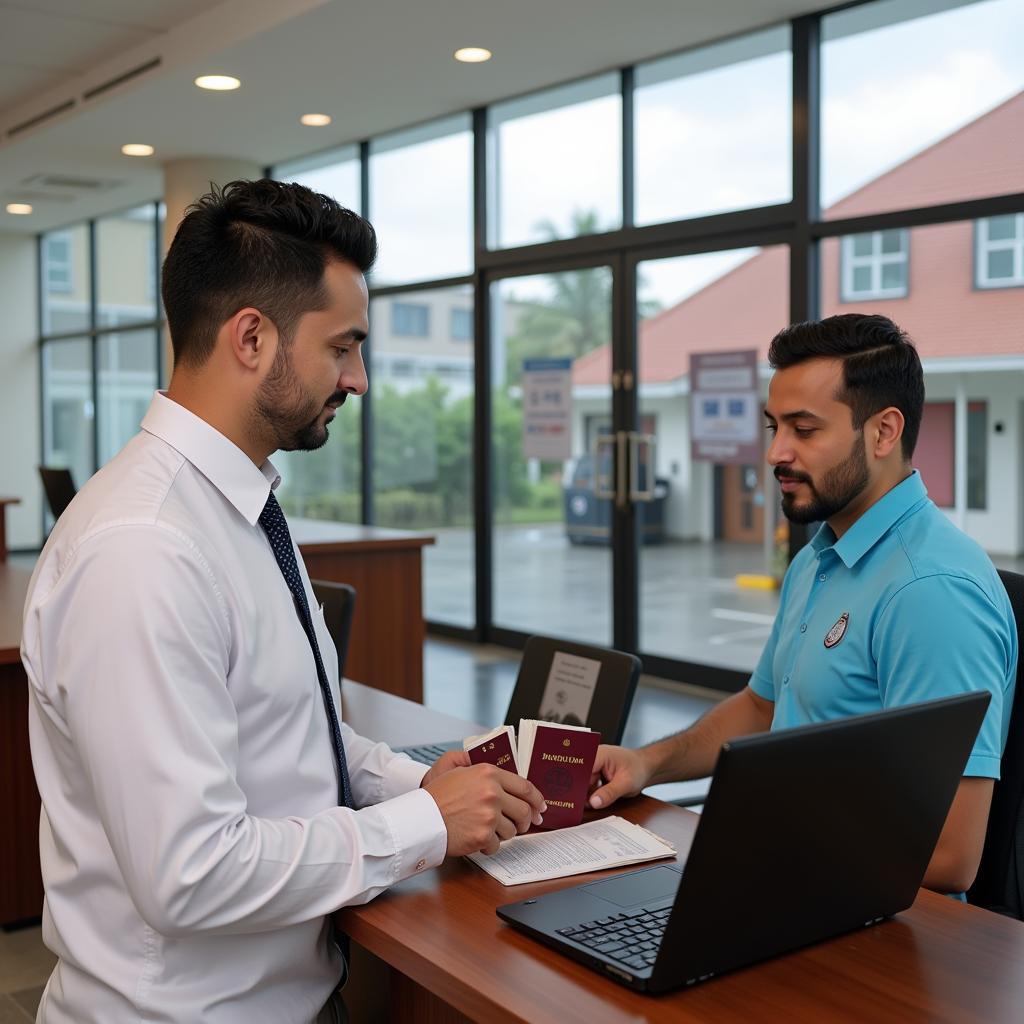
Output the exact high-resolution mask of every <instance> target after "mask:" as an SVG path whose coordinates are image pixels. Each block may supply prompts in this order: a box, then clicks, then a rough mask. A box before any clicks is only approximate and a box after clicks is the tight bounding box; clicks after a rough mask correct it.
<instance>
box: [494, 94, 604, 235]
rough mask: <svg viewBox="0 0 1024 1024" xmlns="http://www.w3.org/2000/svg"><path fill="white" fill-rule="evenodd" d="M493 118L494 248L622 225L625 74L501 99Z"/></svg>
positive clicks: (585, 233)
mask: <svg viewBox="0 0 1024 1024" xmlns="http://www.w3.org/2000/svg"><path fill="white" fill-rule="evenodd" d="M487 124H488V143H489V145H488V156H489V157H490V182H489V195H490V204H489V210H490V225H491V229H490V236H491V237H490V239H489V244H490V247H491V248H492V249H500V248H505V247H508V246H514V245H527V244H529V243H531V242H550V241H552V240H554V239H557V238H573V237H575V236H576V235H590V234H594V233H595V232H597V231H611V230H613V229H614V228H618V227H621V225H622V96H621V90H620V86H619V76H618V75H617V74H609V75H601V76H600V77H598V78H591V79H587V80H586V81H584V82H574V83H573V84H572V85H568V86H561V87H559V88H557V89H549V90H546V91H545V92H540V93H534V94H533V95H530V96H526V97H523V98H522V99H518V100H511V101H510V102H508V103H498V104H495V105H494V106H493V107H491V108H490V109H489V111H488V115H487Z"/></svg>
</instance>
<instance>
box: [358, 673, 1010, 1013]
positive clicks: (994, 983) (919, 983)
mask: <svg viewBox="0 0 1024 1024" xmlns="http://www.w3.org/2000/svg"><path fill="white" fill-rule="evenodd" d="M345 687H346V689H348V690H350V691H352V692H355V689H354V684H349V683H347V682H346V684H345ZM362 689H365V688H362ZM378 696H386V695H378V694H377V693H376V691H369V692H367V693H363V694H359V697H360V700H361V705H356V704H354V703H353V704H352V705H351V708H350V710H351V711H352V712H353V714H352V717H351V719H350V721H352V724H353V726H354V727H355V728H357V729H358V730H359V731H360V732H361V733H363V734H364V735H367V736H371V737H372V738H375V739H390V738H391V737H392V736H396V735H399V734H403V735H407V734H408V731H409V729H410V728H412V727H413V722H414V721H415V719H416V716H417V715H418V714H423V713H424V712H425V711H426V709H423V708H421V707H417V706H416V705H412V704H410V702H408V701H402V700H401V699H400V698H396V697H391V698H390V700H391V702H392V703H389V704H388V705H387V707H386V708H385V707H383V706H382V707H381V710H380V712H379V713H378V714H377V715H376V718H375V719H366V720H365V721H364V720H361V715H362V714H363V713H366V712H367V711H369V710H371V708H372V705H373V704H374V702H375V700H377V699H378ZM429 714H433V713H429V712H428V715H429ZM447 724H448V723H444V725H445V726H446V725H447ZM454 724H458V723H457V720H456V721H455V722H453V725H454ZM463 724H464V725H465V726H466V727H467V730H468V729H469V728H476V727H475V726H472V725H471V724H470V723H463ZM376 729H380V730H381V731H379V732H377V731H375V730H376ZM435 731H438V730H437V726H436V724H434V723H430V722H428V721H426V720H424V726H423V728H421V730H420V734H419V736H418V737H417V738H418V739H420V740H423V741H426V740H430V739H434V738H437V739H441V738H442V736H441V735H440V734H439V735H438V736H436V737H435V736H433V735H426V733H427V732H430V733H433V732H435ZM450 735H451V736H453V737H454V736H458V735H459V730H458V729H456V730H455V732H453V733H451V734H450ZM403 742H406V741H405V740H403ZM613 813H618V814H621V815H622V816H623V817H627V818H629V819H631V820H633V821H636V822H639V823H641V824H643V825H645V826H647V827H648V828H650V829H651V830H652V831H654V832H656V833H658V834H659V835H661V836H663V837H665V838H666V839H668V840H669V841H671V842H672V843H674V844H675V846H676V847H677V849H678V850H679V851H680V855H681V857H680V858H679V859H685V854H686V851H687V850H688V849H689V845H690V842H691V841H692V838H693V834H694V831H695V829H696V827H697V823H698V820H699V818H698V816H697V815H696V814H693V813H692V812H690V811H685V810H682V809H680V808H678V807H673V806H671V805H669V804H664V803H661V802H659V801H656V800H651V799H649V798H647V797H640V798H637V799H635V800H630V801H624V802H623V803H622V804H621V805H616V807H615V808H613ZM625 870H632V869H628V868H627V869H625ZM605 874H607V873H605ZM597 877H601V876H599V875H589V876H577V877H575V878H571V879H557V880H554V881H551V882H543V883H538V884H534V885H519V886H513V887H508V888H506V887H504V886H502V885H500V884H499V883H498V882H497V881H495V880H494V879H492V878H491V877H490V876H489V875H486V874H485V873H484V872H482V871H480V870H478V869H477V868H476V867H474V866H473V865H472V864H470V863H468V862H467V861H464V860H456V861H449V862H447V863H445V864H444V865H442V866H441V867H440V868H438V869H436V870H434V871H429V872H426V873H424V874H422V875H419V876H416V877H414V878H410V879H406V880H405V881H404V882H401V883H399V884H398V885H396V886H395V887H394V888H393V889H391V890H390V891H389V892H387V893H385V894H383V895H381V896H379V897H378V898H377V899H375V900H373V901H372V902H371V903H369V904H367V905H366V906H364V907H351V908H348V909H346V910H344V911H341V913H340V915H339V916H340V919H341V922H342V925H343V927H344V928H345V930H346V931H348V933H349V934H350V935H351V937H352V939H353V940H354V941H355V942H357V943H359V944H360V945H361V946H363V947H364V948H366V949H368V950H369V951H370V952H372V953H374V954H375V955H376V956H378V957H380V958H381V959H383V960H384V961H386V962H387V963H389V964H390V965H391V966H392V968H394V969H395V970H397V971H398V972H400V973H401V974H403V975H405V976H407V977H409V978H411V979H412V980H413V981H414V982H416V983H417V984H419V985H421V986H423V987H424V988H426V989H427V990H429V991H430V992H431V993H433V994H434V996H436V997H439V998H440V999H441V1000H442V1001H443V1002H445V1003H447V1004H449V1005H450V1006H452V1007H454V1008H455V1009H456V1010H458V1011H459V1012H460V1013H462V1014H465V1015H466V1016H467V1017H469V1018H471V1019H472V1020H476V1021H487V1022H488V1024H511V1022H516V1024H543V1022H551V1024H573V1022H577V1024H598V1022H600V1024H604V1022H616V1021H630V1022H639V1021H649V1022H651V1024H654V1022H657V1024H674V1022H680V1024H681V1022H687V1024H696V1022H698V1021H700V1022H707V1021H714V1022H727V1024H734V1022H735V1024H740V1022H743V1024H749V1022H751V1021H772V1022H774V1021H780V1020H786V1021H792V1022H805V1024H821V1022H826V1021H827V1022H848V1024H854V1022H856V1024H864V1022H872V1024H889V1022H891V1024H897V1022H898V1024H911V1022H922V1024H923V1022H925V1021H928V1022H935V1021H948V1022H949V1024H975V1022H976V1024H983V1022H984V1024H994V1022H1006V1024H1010V1022H1013V1024H1019V1022H1020V1021H1022V1020H1024V924H1021V923H1020V922H1017V921H1011V920H1009V919H1007V918H1003V917H999V916H998V915H996V914H991V913H988V912H987V911H984V910H979V909H978V908H976V907H971V906H967V905H965V904H962V903H958V902H956V901H954V900H951V899H949V898H948V897H944V896H938V895H936V894H934V893H930V892H926V891H924V890H922V891H921V892H920V894H919V896H918V898H917V901H916V902H915V903H914V905H913V907H912V908H911V909H910V910H908V911H906V912H904V913H902V914H900V915H898V917H897V918H895V919H894V920H892V921H886V922H884V923H883V924H880V925H876V926H874V927H872V928H868V929H864V930H862V931H857V932H852V933H849V934H847V935H844V936H840V937H839V938H836V939H831V940H829V941H827V942H824V943H820V944H819V945H816V946H812V947H809V948H807V949H805V950H801V951H798V952H796V953H792V954H789V955H787V956H783V957H778V958H776V959H774V960H770V961H767V962H765V963H762V964H757V965H755V966H753V967H748V968H746V969H744V970H740V971H735V972H733V973H731V974H727V975H723V976H722V977H720V978H717V979H713V980H712V981H709V982H706V983H704V984H702V985H697V986H695V987H694V988H691V989H686V990H679V991H676V992H673V993H669V994H668V995H664V996H644V995H640V994H638V993H634V992H631V991H629V990H628V989H625V988H622V987H621V986H619V985H617V984H615V983H614V982H612V981H609V980H607V979H605V978H604V977H602V976H601V975H599V974H597V973H595V972H593V971H590V970H588V969H587V968H585V967H583V966H582V965H579V964H577V963H576V962H575V961H572V960H570V959H568V958H566V957H563V956H561V955H560V954H558V953H556V952H554V951H553V950H548V949H547V948H545V947H544V946H542V945H541V944H539V943H537V942H535V941H533V940H531V939H529V938H527V937H526V936H525V935H522V934H520V933H518V932H516V931H514V930H513V929H511V928H509V927H507V926H506V925H504V924H502V923H501V921H500V920H499V919H498V917H497V916H496V915H495V913H494V910H495V907H497V906H499V905H500V904H503V903H510V902H513V901H515V900H519V899H529V898H530V897H532V896H536V895H539V894H541V893H544V892H550V891H553V890H556V889H560V888H563V887H565V886H568V885H576V884H579V883H580V882H581V881H585V880H587V879H592V878H597ZM726 898H727V897H726Z"/></svg>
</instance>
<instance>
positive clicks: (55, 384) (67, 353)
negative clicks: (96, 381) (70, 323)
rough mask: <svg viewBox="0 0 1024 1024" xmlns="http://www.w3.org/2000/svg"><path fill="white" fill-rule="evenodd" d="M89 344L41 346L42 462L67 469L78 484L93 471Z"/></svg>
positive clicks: (81, 341)
mask: <svg viewBox="0 0 1024 1024" xmlns="http://www.w3.org/2000/svg"><path fill="white" fill-rule="evenodd" d="M95 414H96V410H95V408H94V407H93V399H92V347H91V344H90V342H89V339H88V338H74V339H69V340H66V341H51V342H47V343H46V344H45V345H44V346H43V464H44V465H46V466H51V467H54V468H58V469H70V470H71V475H72V476H73V477H74V480H75V485H76V486H77V487H81V486H82V485H83V484H84V483H85V481H86V480H88V479H89V477H90V476H92V472H93V448H92V440H93V435H92V422H93V417H94V416H95Z"/></svg>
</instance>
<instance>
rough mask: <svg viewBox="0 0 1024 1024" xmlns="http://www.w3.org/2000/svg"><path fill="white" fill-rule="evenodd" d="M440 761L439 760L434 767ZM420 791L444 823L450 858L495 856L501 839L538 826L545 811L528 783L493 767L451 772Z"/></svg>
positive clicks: (480, 766) (447, 772) (540, 798)
mask: <svg viewBox="0 0 1024 1024" xmlns="http://www.w3.org/2000/svg"><path fill="white" fill-rule="evenodd" d="M445 756H447V755H445ZM443 760H444V758H443V757H442V758H439V759H438V764H440V762H441V761H443ZM434 767H435V768H436V767H437V765H435V766H434ZM433 770H434V769H431V771H433ZM423 788H424V789H425V790H426V791H427V792H428V793H429V794H430V795H431V796H432V797H433V798H434V801H435V803H436V804H437V808H438V810H439V811H440V812H441V817H442V818H444V824H445V828H447V829H448V850H447V856H449V857H461V856H463V855H464V854H467V853H476V852H477V851H483V852H484V853H486V854H488V855H489V854H492V853H496V852H497V850H498V845H499V843H500V842H501V840H502V839H511V838H512V837H513V836H514V835H517V834H519V833H521V832H525V831H526V830H527V829H528V828H529V827H530V825H531V824H533V825H539V824H540V823H541V821H542V820H543V819H542V818H541V814H543V812H544V811H546V810H547V805H546V804H545V803H544V797H542V796H541V795H540V791H539V790H538V789H537V787H536V786H534V785H533V783H532V782H528V781H527V780H526V779H524V778H523V777H522V776H520V775H516V774H515V773H513V772H508V771H505V769H504V768H496V767H495V766H494V765H493V764H476V765H472V766H471V767H468V768H452V769H451V770H449V771H446V772H445V773H444V774H442V775H439V776H437V777H435V778H434V779H433V780H431V781H430V782H427V783H426V784H425V785H424V786H423Z"/></svg>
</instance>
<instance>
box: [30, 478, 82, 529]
mask: <svg viewBox="0 0 1024 1024" xmlns="http://www.w3.org/2000/svg"><path fill="white" fill-rule="evenodd" d="M39 476H40V477H41V478H42V481H43V490H44V491H45V492H46V503H47V504H48V505H49V506H50V514H51V515H52V516H53V518H54V520H57V519H60V517H61V515H62V514H63V512H64V509H66V508H67V507H68V505H70V504H71V499H72V498H74V496H75V495H76V494H77V493H78V492H77V489H76V488H75V481H74V478H73V477H72V476H71V470H70V469H53V468H52V467H50V466H40V467H39Z"/></svg>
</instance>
